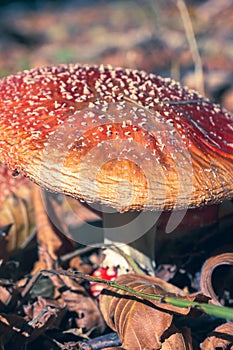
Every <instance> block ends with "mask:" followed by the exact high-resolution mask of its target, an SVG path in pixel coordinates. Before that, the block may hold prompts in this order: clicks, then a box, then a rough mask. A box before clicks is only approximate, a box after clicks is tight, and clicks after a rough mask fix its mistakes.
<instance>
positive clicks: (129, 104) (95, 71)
mask: <svg viewBox="0 0 233 350" xmlns="http://www.w3.org/2000/svg"><path fill="white" fill-rule="evenodd" d="M0 116H1V119H0V133H1V140H0V161H1V162H2V163H4V164H6V165H7V166H8V167H9V168H10V169H11V170H12V171H13V172H15V173H17V172H19V173H22V174H23V175H25V176H27V177H28V178H30V179H31V180H33V181H34V182H35V183H37V184H38V185H40V186H42V187H44V188H46V189H48V190H51V191H54V192H58V193H63V194H65V195H69V196H72V197H74V198H78V199H81V200H84V201H86V202H90V203H91V202H97V203H100V204H104V205H107V206H110V207H113V208H115V209H116V210H118V211H121V212H124V211H131V210H135V209H136V210H142V209H147V210H157V211H162V210H172V209H174V208H175V209H184V208H196V207H200V206H201V205H205V204H211V203H218V202H221V201H223V200H224V199H228V198H232V197H233V117H232V115H230V114H229V113H228V112H226V111H224V110H223V109H221V107H220V106H219V105H216V104H213V103H211V102H210V101H209V100H207V99H204V98H203V97H201V96H200V95H198V94H197V93H196V92H194V91H192V90H188V89H187V88H182V87H181V86H180V85H179V83H177V82H175V81H173V80H171V79H163V78H161V77H157V76H155V75H153V74H146V73H145V72H143V71H137V70H130V69H121V68H112V67H110V66H107V67H104V66H100V67H97V66H85V65H84V66H82V65H72V64H70V65H59V66H52V67H44V68H38V69H34V70H30V71H24V72H22V73H18V74H16V75H13V76H9V77H6V78H3V79H2V80H1V81H0Z"/></svg>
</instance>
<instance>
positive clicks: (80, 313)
mask: <svg viewBox="0 0 233 350" xmlns="http://www.w3.org/2000/svg"><path fill="white" fill-rule="evenodd" d="M62 299H63V301H64V302H65V304H66V305H67V309H68V310H69V311H70V312H72V315H73V317H74V320H75V323H76V326H77V327H78V328H82V329H83V330H84V331H85V332H89V331H91V330H94V331H95V333H97V334H99V333H102V332H103V331H104V329H105V323H104V320H103V317H102V315H101V313H100V310H99V307H98V304H97V301H96V300H94V299H93V298H91V297H89V296H88V295H87V294H86V292H85V289H84V288H83V287H82V286H79V289H76V290H72V291H71V290H66V291H64V292H63V293H62Z"/></svg>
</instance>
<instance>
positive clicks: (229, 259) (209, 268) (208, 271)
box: [200, 253, 233, 305]
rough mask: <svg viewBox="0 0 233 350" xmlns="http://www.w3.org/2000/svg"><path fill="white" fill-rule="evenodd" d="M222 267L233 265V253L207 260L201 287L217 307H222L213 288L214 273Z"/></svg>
mask: <svg viewBox="0 0 233 350" xmlns="http://www.w3.org/2000/svg"><path fill="white" fill-rule="evenodd" d="M220 265H233V253H223V254H219V255H216V256H213V257H211V258H209V259H208V260H206V262H205V264H204V265H203V267H202V271H201V278H200V286H201V291H202V292H203V294H205V295H207V296H209V297H210V298H211V299H212V300H211V302H212V303H213V304H216V305H221V303H220V302H219V300H218V297H217V295H216V294H215V291H214V289H213V286H212V275H213V271H214V270H215V269H216V268H217V267H218V266H220Z"/></svg>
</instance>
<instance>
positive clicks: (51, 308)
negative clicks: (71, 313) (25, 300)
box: [24, 296, 62, 329]
mask: <svg viewBox="0 0 233 350" xmlns="http://www.w3.org/2000/svg"><path fill="white" fill-rule="evenodd" d="M61 311H62V308H61V305H60V303H59V302H58V301H56V300H46V299H44V298H42V297H40V296H38V298H37V300H36V301H35V302H34V303H33V304H31V305H24V312H25V314H26V316H27V318H28V320H30V325H31V326H32V327H33V328H42V327H43V328H45V327H46V329H47V328H49V324H50V323H51V322H49V321H50V319H51V318H54V316H55V317H56V320H58V316H59V314H61Z"/></svg>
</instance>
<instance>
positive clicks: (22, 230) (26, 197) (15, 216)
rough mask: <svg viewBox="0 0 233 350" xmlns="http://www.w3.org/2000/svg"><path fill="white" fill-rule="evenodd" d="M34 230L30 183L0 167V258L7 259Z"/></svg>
mask: <svg viewBox="0 0 233 350" xmlns="http://www.w3.org/2000/svg"><path fill="white" fill-rule="evenodd" d="M34 228H35V222H34V212H33V205H32V193H31V183H30V181H29V180H27V179H26V178H24V177H22V176H18V177H13V176H12V174H11V172H10V171H9V170H7V169H6V168H5V167H3V166H2V165H0V233H1V237H0V243H1V244H0V257H1V258H3V259H7V258H8V257H9V255H10V254H11V253H12V252H13V251H14V250H15V249H17V248H19V247H20V246H21V245H22V244H23V243H24V242H25V240H26V238H27V237H28V236H30V235H31V233H32V232H33V230H34Z"/></svg>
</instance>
